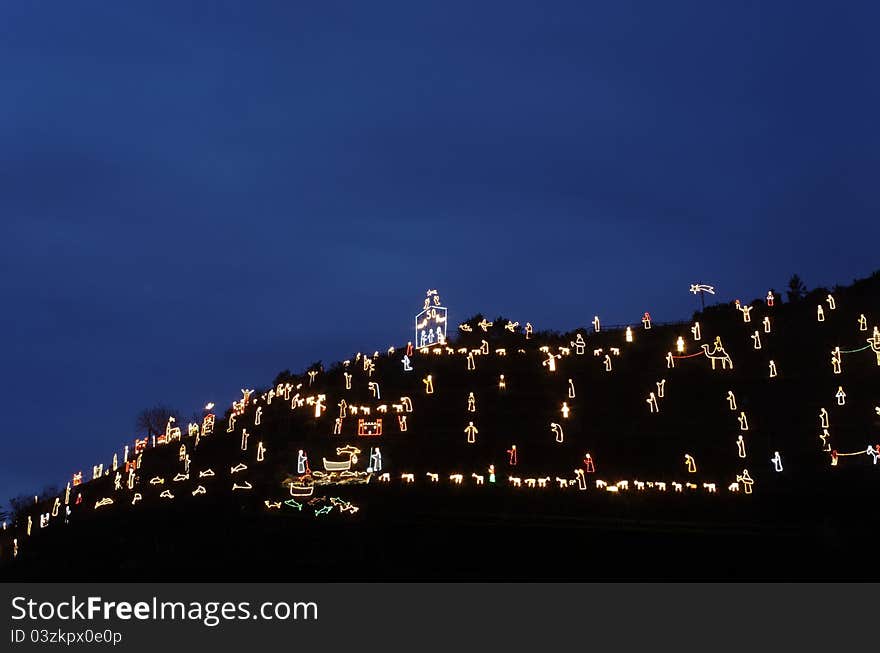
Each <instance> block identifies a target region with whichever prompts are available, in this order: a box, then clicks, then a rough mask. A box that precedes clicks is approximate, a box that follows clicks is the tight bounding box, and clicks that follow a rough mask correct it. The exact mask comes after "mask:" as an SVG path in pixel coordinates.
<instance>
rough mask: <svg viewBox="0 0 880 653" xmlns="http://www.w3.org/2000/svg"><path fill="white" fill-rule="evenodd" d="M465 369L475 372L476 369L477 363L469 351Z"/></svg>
mask: <svg viewBox="0 0 880 653" xmlns="http://www.w3.org/2000/svg"><path fill="white" fill-rule="evenodd" d="M467 368H468V370H475V369H477V363H476V361H475V360H474V352H472V351H471V352H468V356H467Z"/></svg>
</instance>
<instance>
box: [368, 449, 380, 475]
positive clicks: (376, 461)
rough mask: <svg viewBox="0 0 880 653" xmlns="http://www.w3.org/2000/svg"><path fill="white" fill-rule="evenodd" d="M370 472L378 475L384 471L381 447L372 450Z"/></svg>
mask: <svg viewBox="0 0 880 653" xmlns="http://www.w3.org/2000/svg"><path fill="white" fill-rule="evenodd" d="M367 471H368V472H373V473H374V474H375V473H378V472H381V471H382V452H381V451H379V447H373V448H371V449H370V466H369V467H367Z"/></svg>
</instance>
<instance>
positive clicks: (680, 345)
mask: <svg viewBox="0 0 880 653" xmlns="http://www.w3.org/2000/svg"><path fill="white" fill-rule="evenodd" d="M675 351H677V352H678V353H679V354H683V353H684V338H682V337H681V336H678V340H676V341H675Z"/></svg>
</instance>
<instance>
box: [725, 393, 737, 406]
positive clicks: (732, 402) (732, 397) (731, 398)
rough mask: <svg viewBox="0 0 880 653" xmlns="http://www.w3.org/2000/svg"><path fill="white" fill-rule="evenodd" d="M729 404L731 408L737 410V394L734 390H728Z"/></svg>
mask: <svg viewBox="0 0 880 653" xmlns="http://www.w3.org/2000/svg"><path fill="white" fill-rule="evenodd" d="M726 399H727V405H728V407H729V408H730V410H736V396H735V395H734V394H733V390H728V391H727V397H726Z"/></svg>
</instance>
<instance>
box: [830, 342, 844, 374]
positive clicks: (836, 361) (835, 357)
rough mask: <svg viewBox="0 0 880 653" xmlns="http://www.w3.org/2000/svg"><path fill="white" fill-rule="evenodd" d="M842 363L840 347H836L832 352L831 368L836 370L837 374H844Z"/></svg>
mask: <svg viewBox="0 0 880 653" xmlns="http://www.w3.org/2000/svg"><path fill="white" fill-rule="evenodd" d="M842 363H843V359H842V357H841V355H840V347H835V348H834V349H832V350H831V368H832V369H833V370H834V373H835V374H840V373H841V372H842V367H841V364H842Z"/></svg>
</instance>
